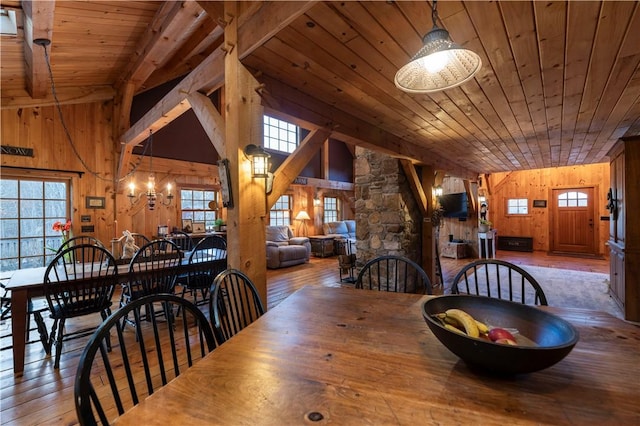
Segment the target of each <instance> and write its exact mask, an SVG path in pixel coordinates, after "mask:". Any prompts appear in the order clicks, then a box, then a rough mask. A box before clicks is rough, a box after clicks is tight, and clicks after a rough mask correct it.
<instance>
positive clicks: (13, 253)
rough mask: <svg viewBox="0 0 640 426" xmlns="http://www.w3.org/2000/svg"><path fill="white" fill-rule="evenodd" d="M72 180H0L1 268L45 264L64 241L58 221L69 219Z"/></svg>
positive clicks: (19, 178) (63, 221) (6, 269)
mask: <svg viewBox="0 0 640 426" xmlns="http://www.w3.org/2000/svg"><path fill="white" fill-rule="evenodd" d="M69 187H70V184H69V181H68V180H65V179H46V180H43V179H28V178H22V177H15V178H13V177H8V178H2V179H0V211H1V212H2V214H1V216H0V269H1V270H3V271H11V270H15V269H23V268H35V267H39V266H46V265H48V263H49V262H50V261H51V260H52V259H53V257H54V255H55V252H56V250H57V249H58V247H60V244H62V235H61V234H60V233H59V232H57V231H54V230H53V224H54V223H55V222H62V223H65V222H66V221H67V219H69V218H70V216H69V212H70V205H69V204H70V203H69Z"/></svg>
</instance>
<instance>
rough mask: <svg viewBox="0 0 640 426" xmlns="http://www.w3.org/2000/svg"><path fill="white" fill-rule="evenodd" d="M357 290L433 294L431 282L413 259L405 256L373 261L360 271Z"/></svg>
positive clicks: (382, 257)
mask: <svg viewBox="0 0 640 426" xmlns="http://www.w3.org/2000/svg"><path fill="white" fill-rule="evenodd" d="M356 288H361V289H369V290H378V291H390V292H394V293H419V294H432V288H431V280H429V277H428V276H427V274H426V272H425V271H424V270H423V269H422V267H420V265H418V264H417V263H416V262H414V261H413V260H411V259H408V258H406V257H403V256H395V255H388V256H380V257H376V258H374V259H371V260H370V261H368V262H367V263H365V265H364V266H363V267H362V269H361V270H360V273H358V278H357V279H356Z"/></svg>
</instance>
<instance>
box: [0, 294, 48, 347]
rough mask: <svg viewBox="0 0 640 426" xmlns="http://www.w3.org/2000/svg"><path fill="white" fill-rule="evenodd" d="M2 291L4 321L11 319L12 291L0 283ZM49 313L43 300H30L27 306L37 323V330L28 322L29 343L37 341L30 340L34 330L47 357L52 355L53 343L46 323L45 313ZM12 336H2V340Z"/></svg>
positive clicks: (0, 302) (0, 303) (0, 310)
mask: <svg viewBox="0 0 640 426" xmlns="http://www.w3.org/2000/svg"><path fill="white" fill-rule="evenodd" d="M0 289H1V291H2V296H0V320H1V321H4V320H7V319H9V318H11V290H9V289H8V288H7V286H6V285H4V283H2V282H0ZM48 311H49V306H48V305H47V301H46V300H44V299H42V298H30V299H29V304H28V305H27V315H33V319H34V321H35V323H36V326H35V328H33V327H31V326H30V324H31V323H30V321H29V320H27V343H34V342H37V340H30V338H29V334H30V333H31V331H33V330H37V331H38V335H39V341H40V343H42V347H43V348H44V351H45V352H46V354H47V355H50V354H51V343H50V342H49V332H48V331H47V325H46V323H45V321H44V317H43V316H42V314H43V313H45V312H48ZM9 336H11V333H10V332H9V334H7V335H2V336H0V338H5V337H9ZM8 348H9V347H2V348H0V350H3V349H8Z"/></svg>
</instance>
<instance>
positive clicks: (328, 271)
mask: <svg viewBox="0 0 640 426" xmlns="http://www.w3.org/2000/svg"><path fill="white" fill-rule="evenodd" d="M497 257H498V258H500V259H503V260H508V261H510V262H513V263H516V264H520V265H533V266H543V267H551V268H561V269H574V270H582V271H590V272H601V273H608V272H609V262H608V260H604V259H581V258H573V257H561V256H547V255H545V254H543V253H541V252H535V253H520V252H507V251H498V252H497ZM471 260H472V259H448V258H442V268H443V276H444V281H445V288H447V287H448V284H449V283H450V282H451V279H452V278H453V276H454V275H455V273H456V272H457V270H458V269H459V268H460V267H462V266H463V265H465V264H466V263H468V262H470V261H471ZM337 262H338V261H337V258H336V257H329V258H312V260H311V262H310V263H307V264H303V265H298V266H293V267H290V268H283V269H277V270H268V271H267V282H268V286H267V306H268V308H272V307H274V306H276V305H277V304H278V303H280V302H281V301H282V300H283V299H284V298H286V297H287V296H288V295H290V294H291V293H293V292H294V291H296V290H298V289H300V288H302V287H304V286H306V285H315V286H318V285H319V286H327V287H336V286H340V285H349V284H341V283H340V282H339V281H340V279H339V272H338V263H337ZM99 321H100V317H99V316H98V315H96V316H95V317H87V318H83V319H79V320H75V321H68V323H69V327H78V328H81V327H85V326H87V325H89V324H91V323H93V324H98V322H99ZM10 330H11V321H10V320H5V321H3V322H1V323H0V335H2V336H6V335H7V334H8V333H10ZM31 337H32V338H34V337H36V336H35V335H32V336H31ZM87 340H88V337H87V338H81V339H76V340H72V341H69V342H65V345H64V346H63V354H62V358H61V361H60V369H59V370H54V369H53V358H51V357H49V358H45V354H44V351H43V349H42V346H41V345H40V344H39V343H32V344H29V345H27V351H26V359H25V372H24V375H23V376H22V377H14V375H13V370H12V366H13V359H12V357H11V350H10V349H4V350H0V423H1V424H3V425H34V424H56V425H60V424H64V425H72V424H77V419H76V414H75V407H74V403H73V384H74V379H75V374H76V369H77V366H78V360H79V357H80V354H81V352H82V350H83V348H84V346H85V344H86V342H87ZM10 344H11V339H10V337H2V338H0V347H2V348H4V347H6V346H8V345H10Z"/></svg>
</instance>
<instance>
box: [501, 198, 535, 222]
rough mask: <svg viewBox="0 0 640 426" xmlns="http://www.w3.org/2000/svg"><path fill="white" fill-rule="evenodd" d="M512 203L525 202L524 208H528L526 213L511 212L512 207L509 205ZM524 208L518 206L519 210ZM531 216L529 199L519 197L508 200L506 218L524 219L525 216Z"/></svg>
mask: <svg viewBox="0 0 640 426" xmlns="http://www.w3.org/2000/svg"><path fill="white" fill-rule="evenodd" d="M511 201H516V202H520V201H524V202H525V205H524V207H525V208H526V211H525V212H523V213H520V212H519V211H516V212H511V211H510V207H511V206H510V205H509V203H510V202H511ZM522 207H523V206H522V205H520V204H518V205H517V206H516V208H517V209H521V208H522ZM530 214H531V212H530V208H529V198H523V197H518V198H507V199H506V202H505V215H506V216H516V217H523V216H529V215H530Z"/></svg>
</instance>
